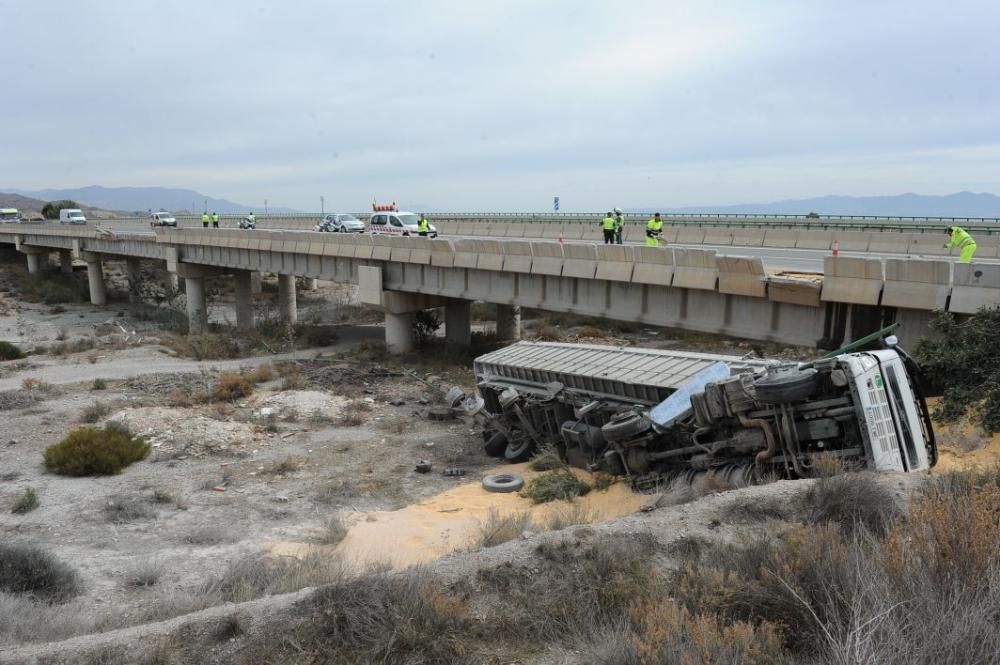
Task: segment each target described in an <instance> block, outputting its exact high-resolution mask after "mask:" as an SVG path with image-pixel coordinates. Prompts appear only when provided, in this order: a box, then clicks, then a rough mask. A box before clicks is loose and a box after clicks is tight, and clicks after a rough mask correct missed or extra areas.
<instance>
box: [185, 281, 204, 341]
mask: <svg viewBox="0 0 1000 665" xmlns="http://www.w3.org/2000/svg"><path fill="white" fill-rule="evenodd" d="M184 298H185V300H187V314H188V334H189V335H204V334H205V333H206V332H207V331H208V309H207V305H206V303H205V278H204V277H185V278H184Z"/></svg>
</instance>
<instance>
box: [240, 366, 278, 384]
mask: <svg viewBox="0 0 1000 665" xmlns="http://www.w3.org/2000/svg"><path fill="white" fill-rule="evenodd" d="M243 375H244V376H246V377H247V379H249V380H250V381H253V382H254V383H267V382H268V381H270V380H271V379H273V378H274V368H273V367H272V366H271V364H270V363H261V364H259V365H257V366H256V367H255V368H253V369H249V370H246V371H244V373H243Z"/></svg>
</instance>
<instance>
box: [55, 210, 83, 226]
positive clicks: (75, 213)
mask: <svg viewBox="0 0 1000 665" xmlns="http://www.w3.org/2000/svg"><path fill="white" fill-rule="evenodd" d="M59 223H60V224H86V223H87V218H86V217H84V216H83V211H82V210H80V209H79V208H63V209H62V210H60V211H59Z"/></svg>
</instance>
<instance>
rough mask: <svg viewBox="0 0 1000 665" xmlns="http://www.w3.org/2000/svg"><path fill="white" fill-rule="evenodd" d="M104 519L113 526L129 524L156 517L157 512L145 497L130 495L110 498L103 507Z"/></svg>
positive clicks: (116, 495) (118, 495)
mask: <svg viewBox="0 0 1000 665" xmlns="http://www.w3.org/2000/svg"><path fill="white" fill-rule="evenodd" d="M101 510H102V511H103V513H104V519H105V520H107V521H108V522H110V523H112V524H128V523H129V522H135V521H137V520H145V519H151V518H153V517H156V510H155V509H154V508H153V507H152V506H151V505H149V501H147V500H146V498H145V497H142V496H135V495H129V494H115V495H112V496H109V497H108V498H107V499H106V500H105V502H104V505H103V506H102V507H101Z"/></svg>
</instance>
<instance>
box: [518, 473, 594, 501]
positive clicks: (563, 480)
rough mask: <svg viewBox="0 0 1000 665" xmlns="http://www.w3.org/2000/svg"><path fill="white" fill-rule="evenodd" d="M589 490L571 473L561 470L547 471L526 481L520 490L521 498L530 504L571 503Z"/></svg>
mask: <svg viewBox="0 0 1000 665" xmlns="http://www.w3.org/2000/svg"><path fill="white" fill-rule="evenodd" d="M590 489H591V488H590V485H588V484H587V483H585V482H584V481H582V480H580V479H579V478H577V477H576V476H575V475H574V474H573V472H572V471H570V470H569V469H567V468H561V469H555V470H553V471H547V472H546V473H543V474H542V475H540V476H538V477H537V478H533V479H531V480H530V481H528V484H527V485H525V487H524V489H523V490H521V496H523V497H525V498H528V499H531V501H532V503H547V502H549V501H572V500H573V499H575V498H576V497H578V496H583V495H584V494H586V493H588V492H589V491H590Z"/></svg>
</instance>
